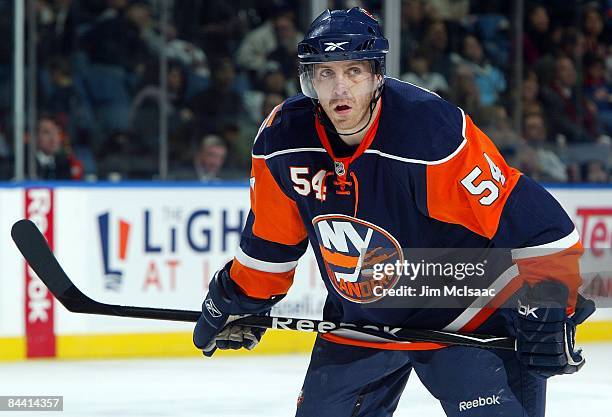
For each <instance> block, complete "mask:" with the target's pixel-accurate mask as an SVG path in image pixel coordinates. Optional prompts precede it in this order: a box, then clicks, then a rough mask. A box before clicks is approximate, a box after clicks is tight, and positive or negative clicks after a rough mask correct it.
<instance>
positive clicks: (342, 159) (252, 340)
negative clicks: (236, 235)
mask: <svg viewBox="0 0 612 417" xmlns="http://www.w3.org/2000/svg"><path fill="white" fill-rule="evenodd" d="M387 50H388V41H387V40H386V39H385V38H384V37H383V35H382V33H381V29H380V27H379V25H378V23H377V21H376V20H375V19H374V18H373V16H371V15H370V14H369V13H368V12H366V11H365V10H363V9H360V8H353V9H350V10H334V11H329V10H327V11H325V12H324V13H323V14H321V15H320V16H319V17H318V18H317V19H316V20H315V21H314V22H313V23H312V25H311V27H310V29H309V30H308V33H307V34H306V36H305V39H304V40H303V41H302V42H301V43H300V44H299V45H298V56H299V62H300V81H301V88H302V93H303V94H301V95H298V96H295V97H292V98H290V99H288V100H286V101H285V102H284V103H282V104H281V105H279V106H277V107H276V108H275V109H274V110H273V111H272V113H271V114H270V115H269V116H268V118H267V119H266V120H265V122H264V123H263V125H262V126H261V128H260V130H259V133H258V135H257V138H256V139H255V143H254V145H253V159H252V161H253V167H252V175H251V211H250V213H249V216H248V219H247V223H246V226H245V228H244V231H243V233H242V238H241V242H240V248H239V249H238V253H237V254H236V256H235V258H234V259H233V261H232V262H230V263H228V264H227V265H226V266H225V267H224V268H223V269H222V270H220V271H218V272H217V273H216V274H215V276H214V278H213V280H212V282H211V283H210V288H209V293H208V295H207V296H206V299H205V300H204V303H203V306H202V307H203V308H202V315H201V317H200V320H199V321H198V323H197V325H196V327H195V331H194V343H195V345H196V346H197V347H199V348H200V349H202V350H203V352H204V355H206V356H211V355H212V354H213V352H214V351H215V349H217V348H220V349H239V348H242V347H245V348H247V349H252V348H253V347H254V346H255V345H256V344H257V342H258V341H259V340H260V338H261V336H262V333H263V331H262V330H258V329H252V328H243V327H240V326H233V325H231V321H233V320H234V319H235V318H236V317H237V316H239V315H246V314H266V313H267V312H269V311H270V308H271V307H272V306H273V305H274V304H275V303H277V302H278V301H279V300H280V299H282V298H283V296H284V295H285V294H286V293H287V291H288V290H289V287H290V286H291V284H292V281H293V275H294V271H295V267H296V265H297V261H298V259H299V258H300V256H301V255H302V254H303V253H304V252H305V250H306V248H307V244H308V242H309V241H310V243H311V245H312V247H313V250H314V253H315V256H316V258H317V261H318V264H319V268H320V271H321V275H322V277H323V280H324V281H325V285H326V287H327V290H328V293H329V294H328V298H327V302H326V305H325V308H324V312H323V316H324V319H326V320H331V321H336V322H345V323H356V324H362V325H363V324H375V325H391V326H401V327H416V328H419V327H420V328H431V329H445V330H452V331H458V332H480V333H487V332H488V333H497V334H503V335H513V336H516V338H517V346H518V349H517V352H511V351H497V350H487V349H478V348H470V347H458V346H454V347H448V346H442V345H437V344H433V343H410V344H407V343H403V344H399V343H376V342H371V341H363V340H352V339H347V338H343V337H339V336H337V335H330V334H326V335H319V337H318V338H317V340H316V343H315V346H314V349H313V352H312V357H311V361H310V366H309V368H308V372H307V374H306V378H305V381H304V385H303V388H302V393H301V395H300V398H299V400H298V409H297V414H296V415H297V416H304V417H306V416H308V417H315V416H316V417H326V416H330V417H340V416H346V417H349V416H390V415H392V413H393V411H394V410H395V408H396V406H397V403H398V401H399V397H400V394H401V392H402V390H403V388H404V386H405V384H406V381H407V379H408V376H409V374H410V373H411V371H412V370H413V369H414V371H415V373H416V374H417V375H418V377H419V378H420V379H421V381H422V382H423V384H424V385H425V386H426V387H427V389H428V390H429V392H430V393H431V394H432V395H433V396H434V397H435V398H437V399H438V400H439V401H440V403H441V405H442V407H443V408H444V411H445V412H446V414H447V415H448V416H487V417H489V416H507V417H517V416H529V417H539V416H543V415H544V405H545V389H546V378H547V377H549V376H552V375H560V374H568V373H573V372H576V371H577V370H578V369H580V367H581V366H582V365H583V363H584V359H583V357H582V355H581V352H580V351H579V350H576V349H575V348H574V337H573V336H574V332H575V329H576V325H577V324H580V323H581V322H583V321H584V320H585V319H586V318H587V317H588V316H589V315H590V314H591V313H592V312H593V310H594V306H593V304H592V302H590V301H585V300H584V299H583V298H581V297H580V296H578V295H577V288H578V286H579V284H580V276H579V273H578V257H579V256H580V253H581V245H580V242H579V238H578V234H577V232H576V230H575V228H574V225H573V224H572V222H571V220H570V219H569V218H568V216H567V215H566V214H565V212H564V211H563V209H562V208H561V207H560V205H559V204H558V203H557V202H556V201H555V200H554V198H552V196H550V195H549V194H548V193H547V192H546V191H545V190H544V189H543V188H541V187H540V186H539V185H538V184H536V183H535V182H534V181H532V180H531V179H529V178H528V177H526V176H524V175H521V173H520V172H518V171H517V170H516V169H514V168H511V167H509V166H508V165H507V164H506V162H505V161H504V159H503V158H502V157H501V155H500V154H499V152H498V151H497V149H496V148H495V147H494V145H493V144H492V142H491V141H490V140H489V139H488V138H487V137H486V136H485V135H484V134H483V133H482V132H481V131H480V130H479V129H478V127H476V125H475V124H474V122H473V121H472V120H471V118H470V117H469V115H467V114H465V113H464V112H463V111H462V110H461V109H459V108H457V107H456V106H454V105H452V104H450V103H448V102H446V101H444V100H443V99H441V98H440V97H438V96H437V95H435V94H433V93H431V92H429V91H426V90H423V89H421V88H419V87H417V86H415V85H412V84H409V83H404V82H400V81H398V80H395V79H392V78H388V77H385V54H386V53H387ZM377 246H378V247H395V248H487V247H494V248H510V249H513V251H512V256H513V258H514V262H515V263H516V264H517V265H518V268H516V269H510V270H509V271H508V272H507V273H505V274H504V275H503V276H502V277H501V278H500V280H498V281H496V284H497V286H498V289H499V291H498V293H497V296H496V297H495V298H493V299H492V300H491V303H490V304H488V305H487V306H486V307H487V308H471V309H463V310H460V309H459V310H457V309H453V310H450V309H449V310H448V311H446V310H441V309H438V310H436V311H431V310H427V309H412V308H411V309H386V308H385V309H377V308H370V307H371V306H373V305H375V304H376V303H378V302H380V301H382V300H380V299H379V298H380V297H378V296H377V295H375V294H374V293H373V291H372V288H373V285H374V284H373V281H372V278H371V276H368V275H367V274H360V273H359V268H360V262H361V261H360V259H361V258H360V254H361V253H362V252H361V251H362V250H364V249H371V248H374V247H377ZM534 250H535V251H541V250H546V253H545V254H542V253H541V252H539V253H538V254H537V256H532V254H533V251H534ZM517 270H518V273H514V274H513V273H512V271H517ZM542 271H545V273H543V272H542ZM379 284H380V285H384V286H386V287H387V288H393V286H394V285H395V282H394V281H393V280H382V281H380V282H379ZM504 303H506V304H504ZM508 303H510V306H511V308H504V309H501V308H497V307H500V306H502V305H507V304H508ZM228 323H229V325H228Z"/></svg>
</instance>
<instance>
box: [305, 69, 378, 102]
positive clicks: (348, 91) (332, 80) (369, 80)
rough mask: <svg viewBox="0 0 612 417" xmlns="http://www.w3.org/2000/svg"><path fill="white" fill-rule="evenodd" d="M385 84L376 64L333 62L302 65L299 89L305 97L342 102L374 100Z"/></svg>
mask: <svg viewBox="0 0 612 417" xmlns="http://www.w3.org/2000/svg"><path fill="white" fill-rule="evenodd" d="M381 82H382V77H381V76H377V75H376V73H375V71H374V64H373V62H371V61H369V60H363V61H332V62H321V63H309V64H302V65H301V66H300V86H301V88H302V93H304V95H305V96H307V97H310V98H314V99H318V100H330V99H341V98H358V96H363V95H365V96H368V97H371V96H372V94H373V93H374V91H376V89H377V88H378V86H379V85H380V83H381Z"/></svg>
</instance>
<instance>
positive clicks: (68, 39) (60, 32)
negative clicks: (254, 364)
mask: <svg viewBox="0 0 612 417" xmlns="http://www.w3.org/2000/svg"><path fill="white" fill-rule="evenodd" d="M36 6H37V32H38V33H37V47H38V48H37V49H38V60H39V62H44V61H45V60H46V59H47V58H48V57H51V56H54V55H63V56H68V55H70V54H71V53H72V51H73V48H74V45H75V39H76V25H77V24H78V23H79V22H78V20H77V18H78V4H75V2H73V1H72V0H55V1H51V2H46V1H40V0H39V1H37V2H36Z"/></svg>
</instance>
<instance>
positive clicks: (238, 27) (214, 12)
mask: <svg viewBox="0 0 612 417" xmlns="http://www.w3.org/2000/svg"><path fill="white" fill-rule="evenodd" d="M183 2H184V0H181V7H178V8H177V9H183V10H186V11H187V12H186V13H185V12H183V14H186V15H189V16H190V19H191V20H192V21H193V20H196V19H197V21H196V22H195V24H194V26H195V28H196V29H195V30H194V31H193V32H194V33H193V35H192V36H191V37H190V38H187V39H190V40H193V41H196V43H199V44H200V45H202V47H203V48H204V50H205V51H206V53H207V54H208V55H211V56H214V55H219V54H227V53H228V52H233V51H235V50H236V48H237V46H238V45H237V43H238V40H239V39H240V37H241V36H242V35H243V33H244V31H245V27H244V26H245V25H244V22H243V21H242V19H241V18H240V13H237V12H236V4H235V3H233V2H228V1H227V0H206V1H196V2H193V1H191V2H186V3H192V4H186V5H185V6H183ZM194 3H195V4H194ZM185 19H189V17H188V16H184V17H183V20H185ZM198 41H199V42H198Z"/></svg>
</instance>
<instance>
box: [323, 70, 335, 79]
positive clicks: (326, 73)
mask: <svg viewBox="0 0 612 417" xmlns="http://www.w3.org/2000/svg"><path fill="white" fill-rule="evenodd" d="M332 75H334V72H333V71H332V70H330V69H329V68H326V69H322V70H321V71H320V72H319V77H321V78H329V77H331V76H332Z"/></svg>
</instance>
